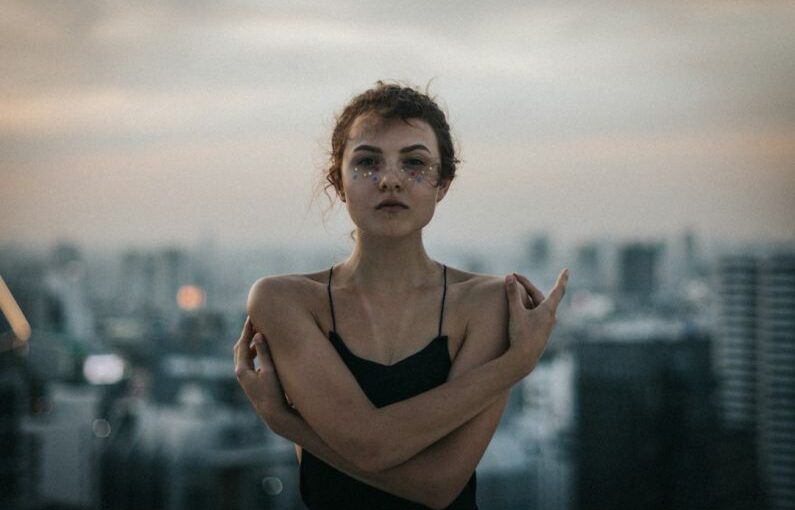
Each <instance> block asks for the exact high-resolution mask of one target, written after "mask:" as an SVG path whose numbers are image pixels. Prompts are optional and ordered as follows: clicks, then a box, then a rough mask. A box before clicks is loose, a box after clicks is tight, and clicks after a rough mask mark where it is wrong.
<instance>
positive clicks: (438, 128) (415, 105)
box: [323, 80, 459, 200]
mask: <svg viewBox="0 0 795 510" xmlns="http://www.w3.org/2000/svg"><path fill="white" fill-rule="evenodd" d="M370 113H372V114H375V115H377V116H379V117H381V118H382V119H392V118H397V117H399V118H400V119H402V120H403V121H408V120H409V119H420V120H423V121H425V122H427V123H428V124H429V125H430V126H431V127H432V128H433V132H434V133H435V134H436V140H437V143H438V144H439V154H440V155H441V162H440V163H441V168H440V172H439V173H440V181H445V180H446V181H452V180H453V178H455V169H456V164H457V163H459V160H458V159H456V157H455V147H454V146H453V138H452V135H451V134H450V126H449V125H448V124H447V119H446V117H445V114H444V112H443V111H442V109H441V108H439V105H437V104H436V101H435V98H432V97H430V96H429V95H428V93H427V88H426V92H421V91H419V90H417V89H416V88H414V87H412V86H409V85H402V84H398V83H385V82H383V81H380V80H379V81H378V82H376V84H375V87H373V88H371V89H369V90H366V91H364V92H362V93H361V94H359V95H358V96H356V97H354V98H353V99H351V101H350V102H349V103H348V104H347V105H346V106H345V109H344V110H342V113H341V114H339V115H338V116H337V118H336V125H335V126H334V132H333V134H332V135H331V152H330V154H329V165H328V167H327V168H326V170H325V171H324V174H325V178H326V183H325V185H324V187H323V189H324V191H325V192H326V195H328V196H329V198H330V199H331V200H333V198H331V194H330V193H328V191H329V190H333V192H334V193H335V194H336V195H339V192H340V190H341V188H342V154H343V152H344V151H345V142H346V141H347V140H348V135H349V134H350V130H351V126H353V123H354V121H355V120H356V119H357V118H359V116H361V115H364V114H370Z"/></svg>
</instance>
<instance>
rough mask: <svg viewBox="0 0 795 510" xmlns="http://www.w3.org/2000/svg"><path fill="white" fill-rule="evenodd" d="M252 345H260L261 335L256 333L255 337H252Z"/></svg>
mask: <svg viewBox="0 0 795 510" xmlns="http://www.w3.org/2000/svg"><path fill="white" fill-rule="evenodd" d="M254 343H255V344H261V343H262V334H261V333H257V334H256V335H254Z"/></svg>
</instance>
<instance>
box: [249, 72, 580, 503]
mask: <svg viewBox="0 0 795 510" xmlns="http://www.w3.org/2000/svg"><path fill="white" fill-rule="evenodd" d="M456 162H457V160H456V158H455V154H454V150H453V144H452V140H451V136H450V130H449V126H448V125H447V121H446V119H445V116H444V114H443V113H442V111H441V110H440V109H439V107H438V106H437V105H436V103H435V102H434V101H433V100H432V99H431V98H429V97H428V96H427V95H426V94H423V93H421V92H419V91H416V90H414V89H412V88H410V87H403V86H399V85H391V84H384V83H382V82H378V84H377V86H376V87H375V88H373V89H370V90H368V91H366V92H364V93H363V94H360V95H359V96H357V97H355V98H354V99H353V100H352V101H351V102H350V103H349V104H348V106H347V107H346V108H345V109H344V111H343V113H342V114H341V115H340V116H339V118H338V121H337V125H336V127H335V130H334V134H333V136H332V152H331V162H330V167H329V169H328V172H327V176H326V178H327V181H328V186H329V187H331V188H333V190H334V191H335V192H336V194H337V196H339V198H340V200H341V201H342V202H343V203H344V204H345V205H346V207H347V209H348V213H349V214H350V217H351V219H352V220H353V222H354V224H355V225H356V230H355V234H356V235H355V246H354V248H353V252H352V253H351V255H350V257H349V258H348V259H347V260H346V261H344V262H342V263H340V264H337V265H334V266H332V267H331V268H329V269H328V270H323V271H320V272H317V273H310V274H301V275H284V276H277V277H268V278H262V279H260V280H258V281H257V282H256V283H255V284H254V285H253V286H252V288H251V291H250V293H249V298H248V314H249V319H247V321H246V324H245V326H244V329H243V333H242V335H241V337H240V340H239V341H238V343H237V344H236V346H235V358H236V374H237V377H238V380H239V382H240V384H241V386H242V387H243V389H244V391H245V392H246V395H247V396H248V398H249V399H250V401H251V403H252V405H253V406H254V407H255V409H256V410H257V412H258V414H259V415H260V416H261V417H262V418H263V420H264V421H265V422H266V423H267V424H268V426H269V427H270V428H271V429H272V430H273V431H274V432H275V433H277V434H279V435H281V436H284V437H285V438H287V439H289V440H292V441H294V442H295V443H296V445H297V447H296V449H297V451H298V454H299V460H300V463H301V465H300V474H301V495H302V498H303V500H304V502H305V503H306V505H307V506H308V507H309V508H313V509H314V508H345V509H354V508H368V509H374V508H381V509H388V508H400V509H407V508H427V507H431V508H456V509H464V508H466V509H472V508H477V507H476V504H475V475H474V471H475V467H476V466H477V464H478V462H479V460H480V458H481V457H482V455H483V452H484V451H485V449H486V446H487V445H488V443H489V441H490V440H491V437H492V436H493V434H494V431H495V429H496V427H497V424H498V423H499V420H500V416H501V415H502V412H503V409H504V408H505V404H506V401H507V397H508V392H509V390H510V388H511V386H512V385H513V384H515V383H516V382H518V381H520V380H521V379H522V378H523V377H524V376H526V375H527V374H528V373H529V372H530V371H531V370H532V369H533V367H534V365H535V363H536V361H537V360H538V358H539V357H540V355H541V353H542V351H543V349H544V346H545V345H546V341H547V339H548V338H549V334H550V332H551V330H552V327H553V325H554V322H555V312H556V309H557V306H558V303H559V302H560V300H561V299H562V297H563V294H564V291H565V285H566V282H567V279H568V271H567V270H564V271H563V272H561V274H560V276H559V277H558V280H557V283H556V284H555V286H554V287H553V289H552V290H551V292H550V294H549V297H548V298H545V297H544V295H543V294H542V293H541V292H540V291H539V290H538V289H536V288H535V287H534V286H533V285H532V284H531V283H530V282H529V281H528V280H527V279H526V278H524V277H522V276H516V275H508V277H506V278H505V280H504V281H503V279H502V278H500V277H494V276H486V275H480V274H474V273H468V272H465V271H461V270H458V269H453V268H450V267H447V266H445V265H443V264H441V263H439V262H436V261H434V260H432V259H431V258H430V257H429V256H428V255H427V253H426V252H425V249H424V247H423V242H422V229H423V227H425V225H427V224H428V222H429V221H430V220H431V218H432V217H433V213H434V210H435V207H436V205H437V204H438V203H439V202H440V201H441V200H442V199H443V198H444V197H445V195H446V194H447V191H448V190H449V187H450V183H451V181H452V180H453V178H454V177H455V166H456ZM506 297H507V299H506ZM434 335H435V336H434ZM429 339H431V340H430V342H429ZM252 341H253V344H254V347H253V349H252V347H251V343H252ZM255 356H256V357H257V358H258V359H259V364H260V368H259V369H258V370H255V369H254V363H253V359H254V357H255ZM287 397H289V400H287ZM298 445H300V446H298Z"/></svg>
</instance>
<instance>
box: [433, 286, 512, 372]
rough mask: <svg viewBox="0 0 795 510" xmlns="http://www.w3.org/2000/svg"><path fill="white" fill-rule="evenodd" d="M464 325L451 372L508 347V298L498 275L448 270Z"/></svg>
mask: <svg viewBox="0 0 795 510" xmlns="http://www.w3.org/2000/svg"><path fill="white" fill-rule="evenodd" d="M448 277H450V279H449V280H448V281H450V282H451V283H452V286H453V288H455V289H456V292H455V295H456V300H457V303H456V304H457V306H458V307H459V310H460V311H461V313H462V319H463V320H464V322H465V328H464V330H463V331H464V333H463V338H462V345H461V349H460V351H458V352H457V353H456V356H455V359H454V364H453V372H451V374H453V375H455V374H460V373H462V372H464V371H466V370H469V369H471V368H472V367H474V366H477V365H479V364H481V363H483V362H485V361H488V360H490V359H493V358H495V357H496V356H499V355H500V354H501V353H502V352H504V351H505V349H507V347H508V334H507V333H508V318H509V316H508V300H507V297H506V295H505V284H504V279H503V277H501V276H494V275H488V274H479V273H469V272H466V271H459V270H453V271H448Z"/></svg>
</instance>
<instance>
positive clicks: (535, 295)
mask: <svg viewBox="0 0 795 510" xmlns="http://www.w3.org/2000/svg"><path fill="white" fill-rule="evenodd" d="M514 276H516V279H517V280H518V281H519V283H521V284H522V285H523V286H524V288H525V289H526V290H527V293H528V294H530V297H531V298H532V299H533V303H534V304H536V305H539V304H541V303H542V302H543V301H544V299H545V297H544V293H543V292H541V291H540V290H538V287H536V286H535V285H533V283H532V282H531V281H530V280H528V279H527V278H525V277H524V276H522V275H520V274H517V273H514Z"/></svg>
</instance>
